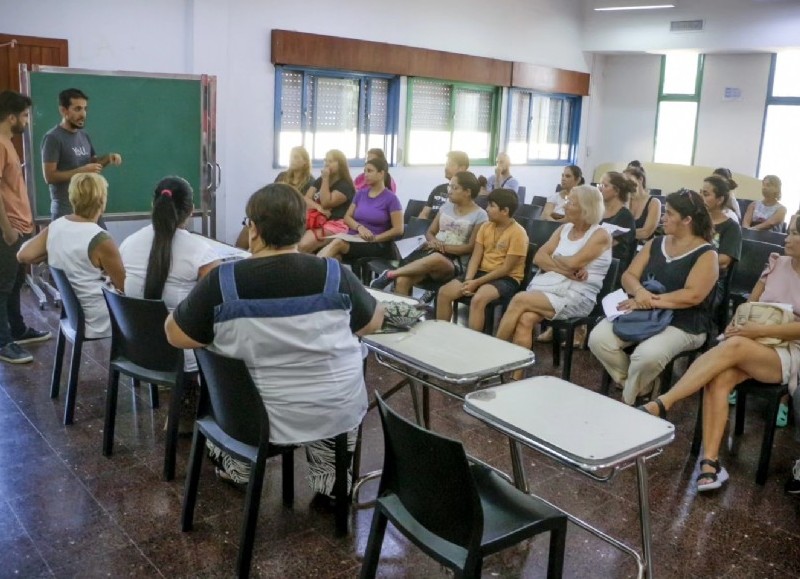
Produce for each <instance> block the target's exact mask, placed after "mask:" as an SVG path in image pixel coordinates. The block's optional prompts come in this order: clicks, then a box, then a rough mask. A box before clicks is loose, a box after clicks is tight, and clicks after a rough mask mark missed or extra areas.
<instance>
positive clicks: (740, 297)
mask: <svg viewBox="0 0 800 579" xmlns="http://www.w3.org/2000/svg"><path fill="white" fill-rule="evenodd" d="M743 231H744V230H743ZM771 253H779V254H781V255H783V247H782V246H778V245H773V244H771V243H765V242H763V241H754V240H752V239H742V253H741V257H740V258H739V262H738V263H737V265H736V271H735V272H734V273H733V276H732V277H731V283H730V289H729V291H728V293H729V294H730V301H731V307H732V308H733V311H736V308H737V307H738V306H739V305H740V304H743V303H744V302H746V301H747V299H748V298H749V296H750V292H751V291H753V288H754V287H755V285H756V282H757V281H758V280H759V278H760V277H761V274H762V273H763V272H764V267H765V266H766V265H767V261H769V256H770V254H771Z"/></svg>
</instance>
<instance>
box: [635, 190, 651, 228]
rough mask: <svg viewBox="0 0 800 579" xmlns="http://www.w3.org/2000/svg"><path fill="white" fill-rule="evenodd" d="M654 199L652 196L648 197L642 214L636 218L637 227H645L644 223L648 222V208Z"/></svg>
mask: <svg viewBox="0 0 800 579" xmlns="http://www.w3.org/2000/svg"><path fill="white" fill-rule="evenodd" d="M652 200H653V198H652V197H648V198H647V203H645V204H644V209H642V214H641V215H640V216H639V218H638V219H637V220H636V229H641V228H642V227H644V224H645V223H646V222H647V208H648V207H650V202H651V201H652Z"/></svg>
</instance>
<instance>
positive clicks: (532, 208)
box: [514, 205, 544, 221]
mask: <svg viewBox="0 0 800 579" xmlns="http://www.w3.org/2000/svg"><path fill="white" fill-rule="evenodd" d="M542 209H544V206H543V205H520V206H519V207H517V211H516V213H514V218H515V219H516V220H517V221H519V220H520V219H521V218H522V219H539V217H541V216H542Z"/></svg>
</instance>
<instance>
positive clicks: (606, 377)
mask: <svg viewBox="0 0 800 579" xmlns="http://www.w3.org/2000/svg"><path fill="white" fill-rule="evenodd" d="M609 390H611V374H609V373H608V372H607V371H606V370H605V369H603V379H602V381H601V382H600V393H601V394H605V395H606V396H608V391H609Z"/></svg>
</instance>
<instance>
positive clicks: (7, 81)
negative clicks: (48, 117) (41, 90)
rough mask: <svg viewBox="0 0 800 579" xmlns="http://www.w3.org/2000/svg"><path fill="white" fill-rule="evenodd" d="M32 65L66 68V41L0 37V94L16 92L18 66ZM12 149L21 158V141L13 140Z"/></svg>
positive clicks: (54, 104)
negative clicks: (13, 148) (14, 147)
mask: <svg viewBox="0 0 800 579" xmlns="http://www.w3.org/2000/svg"><path fill="white" fill-rule="evenodd" d="M20 64H27V65H28V68H30V66H31V65H33V64H44V65H49V66H69V51H68V44H67V41H66V40H63V39H60V38H39V37H36V36H19V35H14V34H0V91H3V90H15V91H19V65H20ZM34 105H36V106H52V107H55V106H57V104H56V103H34ZM14 146H16V148H17V152H18V153H19V158H20V159H23V162H24V155H23V152H22V139H21V138H20V137H19V136H17V137H14Z"/></svg>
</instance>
